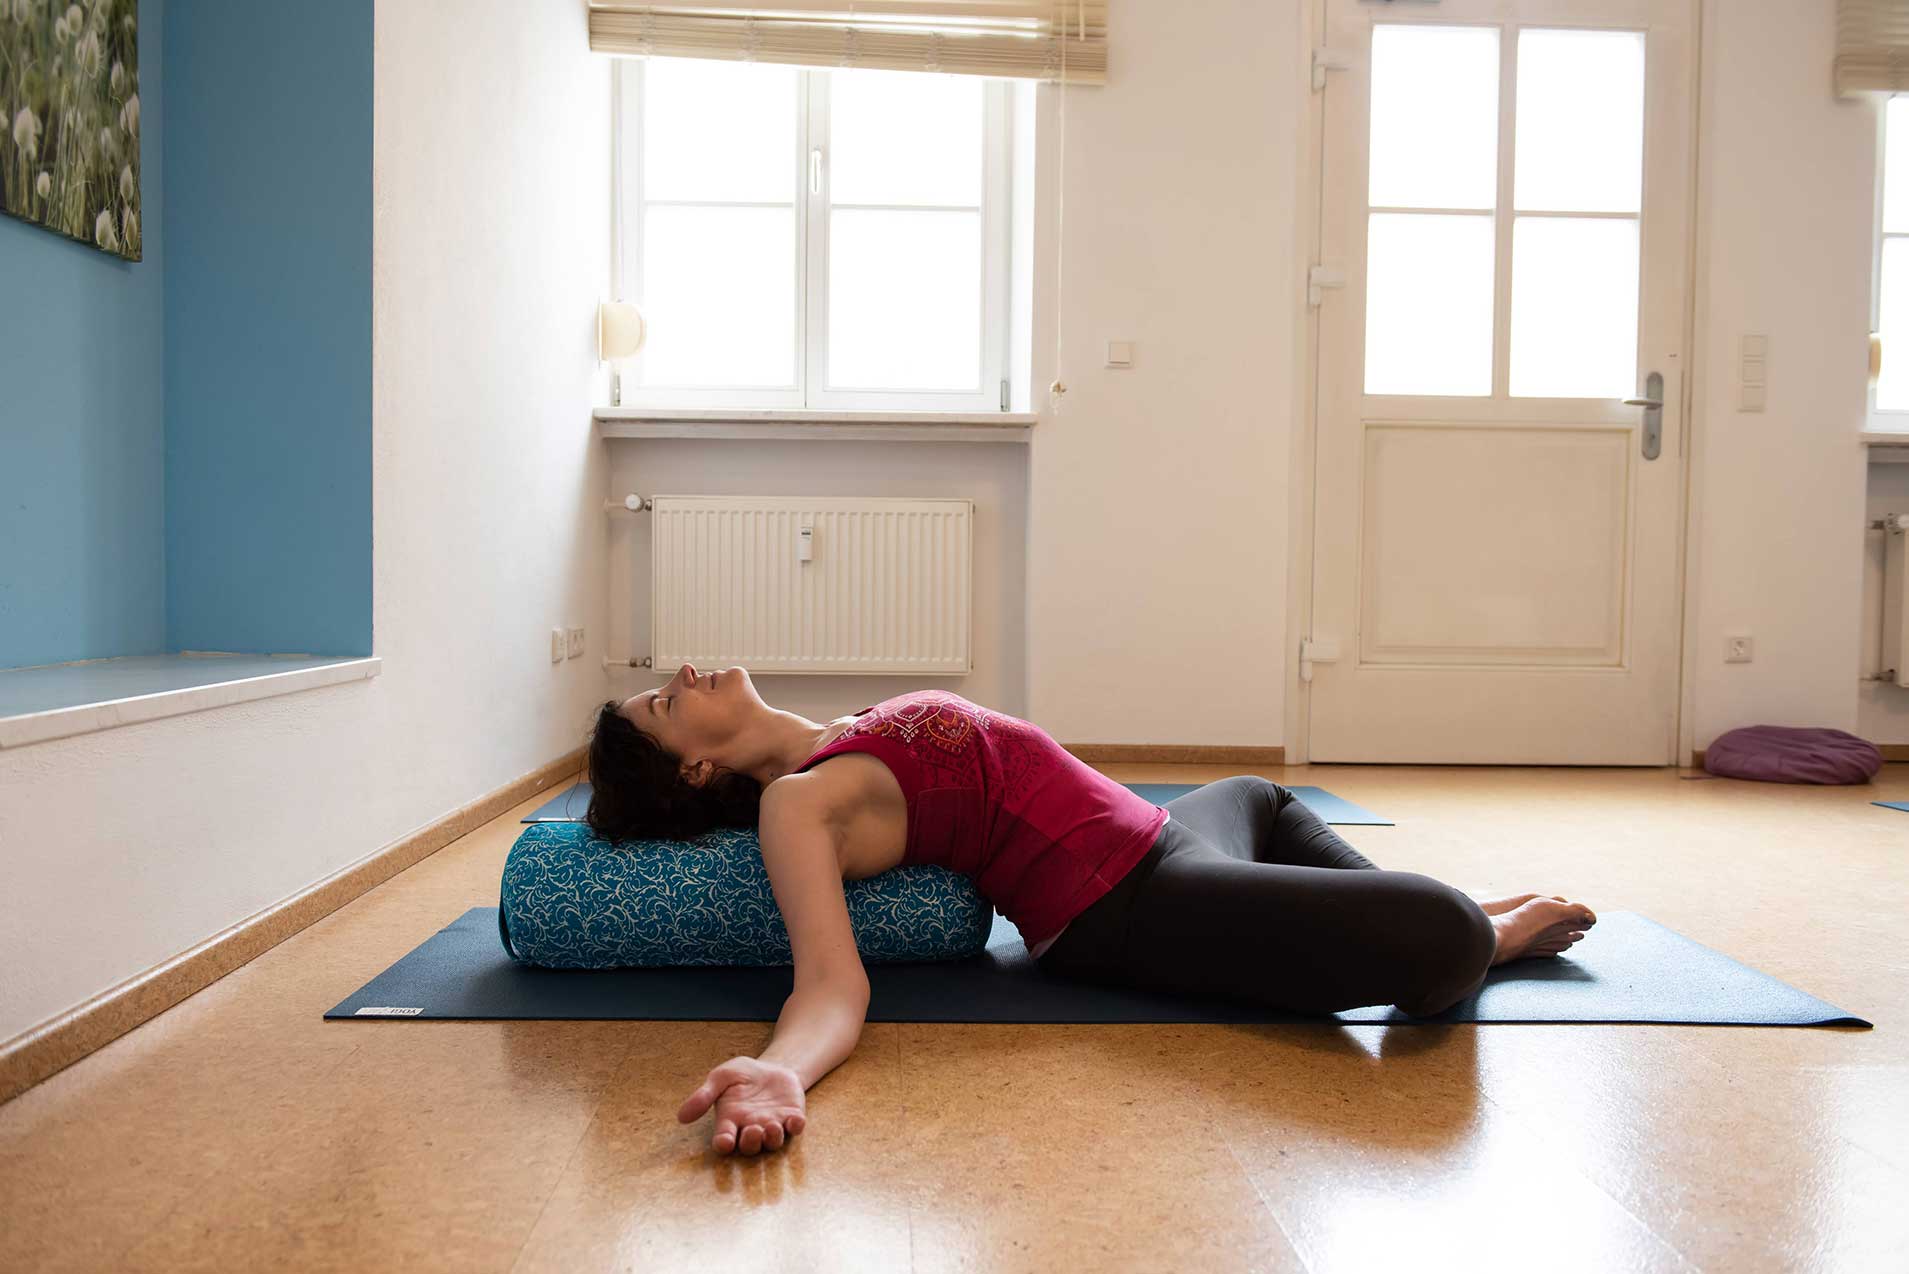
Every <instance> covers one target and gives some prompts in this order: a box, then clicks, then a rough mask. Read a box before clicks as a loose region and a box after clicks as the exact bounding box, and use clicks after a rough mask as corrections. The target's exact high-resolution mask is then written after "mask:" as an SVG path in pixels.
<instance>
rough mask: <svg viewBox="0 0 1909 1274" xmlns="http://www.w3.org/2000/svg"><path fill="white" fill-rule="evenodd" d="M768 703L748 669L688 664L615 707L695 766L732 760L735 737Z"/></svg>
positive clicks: (738, 736) (687, 764) (742, 732)
mask: <svg viewBox="0 0 1909 1274" xmlns="http://www.w3.org/2000/svg"><path fill="white" fill-rule="evenodd" d="M767 707H768V705H767V704H765V703H763V701H762V699H761V697H760V696H759V695H757V694H756V687H755V683H754V682H752V681H750V679H749V670H748V669H746V668H717V669H715V670H713V671H710V672H698V671H697V670H696V666H695V665H694V664H684V665H683V666H682V667H681V668H679V669H677V671H676V675H675V676H674V677H672V678H671V679H670V682H669V684H668V685H665V686H660V687H658V688H657V689H655V690H645V691H644V692H643V693H642V694H637V695H631V696H630V697H629V698H628V699H625V700H624V701H623V703H622V705H621V706H620V707H618V708H617V712H618V713H619V714H620V715H622V716H624V717H627V718H628V719H629V720H630V721H631V722H632V723H633V724H634V725H635V726H636V728H637V729H639V730H641V731H643V733H645V734H647V735H649V736H650V737H652V738H654V739H655V740H656V741H657V742H658V743H660V744H662V745H663V746H664V747H665V748H668V749H669V750H670V751H671V752H674V753H675V754H676V755H677V756H679V757H681V758H682V759H683V764H684V765H685V766H686V767H692V768H693V767H694V766H695V765H696V763H697V762H698V761H702V760H710V761H714V762H716V763H717V764H722V765H729V764H731V763H732V762H733V760H734V757H733V750H734V746H735V743H736V741H737V740H738V739H740V738H741V737H742V736H743V735H744V734H745V733H746V732H747V731H748V729H749V727H750V725H751V723H752V722H754V721H756V720H757V719H758V717H759V714H760V713H762V712H763V711H764V710H765V709H766V708H767Z"/></svg>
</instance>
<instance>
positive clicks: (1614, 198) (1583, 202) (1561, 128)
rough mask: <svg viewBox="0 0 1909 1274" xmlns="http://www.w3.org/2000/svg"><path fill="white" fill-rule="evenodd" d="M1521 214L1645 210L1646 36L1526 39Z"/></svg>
mask: <svg viewBox="0 0 1909 1274" xmlns="http://www.w3.org/2000/svg"><path fill="white" fill-rule="evenodd" d="M1513 133H1514V134H1515V135H1516V137H1517V143H1518V145H1517V151H1518V153H1517V166H1516V173H1517V178H1516V181H1515V183H1514V185H1515V189H1516V191H1517V194H1516V197H1515V199H1514V203H1515V205H1516V206H1517V207H1518V208H1519V209H1520V210H1526V209H1530V210H1533V211H1545V212H1636V211H1638V209H1639V207H1640V205H1639V203H1638V198H1639V192H1640V191H1641V189H1642V184H1643V173H1644V33H1643V32H1642V31H1521V32H1519V33H1518V119H1517V124H1516V126H1515V127H1514V129H1513Z"/></svg>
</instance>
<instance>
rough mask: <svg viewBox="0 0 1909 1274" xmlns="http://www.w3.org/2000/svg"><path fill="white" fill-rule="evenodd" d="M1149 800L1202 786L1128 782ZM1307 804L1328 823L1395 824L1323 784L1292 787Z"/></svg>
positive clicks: (1163, 800)
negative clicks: (1324, 786) (1329, 790)
mask: <svg viewBox="0 0 1909 1274" xmlns="http://www.w3.org/2000/svg"><path fill="white" fill-rule="evenodd" d="M1122 786H1124V787H1130V788H1132V789H1133V790H1134V791H1135V792H1137V793H1139V795H1140V796H1142V797H1143V798H1145V799H1146V800H1149V801H1152V802H1153V803H1154V804H1155V805H1165V804H1166V803H1167V802H1168V801H1170V800H1172V799H1173V798H1174V797H1176V796H1185V795H1186V794H1187V793H1188V792H1191V791H1193V790H1194V789H1195V788H1197V787H1198V786H1199V784H1197V783H1126V784H1122ZM1287 790H1289V791H1290V792H1291V793H1292V794H1293V795H1294V796H1297V797H1298V798H1299V800H1300V802H1301V803H1302V804H1303V805H1305V807H1306V808H1307V809H1309V810H1311V811H1312V812H1313V813H1315V814H1317V815H1318V816H1319V817H1320V818H1323V819H1325V820H1326V821H1327V822H1328V823H1338V824H1340V825H1341V826H1345V827H1391V826H1393V825H1394V824H1393V822H1392V820H1391V819H1389V818H1380V817H1379V816H1378V815H1377V814H1374V813H1373V812H1372V811H1371V810H1369V809H1366V808H1365V807H1364V806H1362V805H1354V804H1353V803H1352V802H1351V801H1348V800H1345V799H1344V798H1342V797H1337V796H1334V795H1333V794H1332V793H1331V792H1328V791H1327V790H1326V789H1325V788H1323V787H1294V788H1289V789H1287Z"/></svg>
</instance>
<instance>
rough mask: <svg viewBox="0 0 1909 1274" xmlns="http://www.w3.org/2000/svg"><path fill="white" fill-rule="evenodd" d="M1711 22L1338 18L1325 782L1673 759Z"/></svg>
mask: <svg viewBox="0 0 1909 1274" xmlns="http://www.w3.org/2000/svg"><path fill="white" fill-rule="evenodd" d="M1691 4H1692V0H1443V2H1442V3H1436V4H1414V5H1409V6H1408V5H1403V4H1397V5H1394V4H1372V3H1360V2H1359V0H1328V4H1327V23H1326V40H1325V44H1326V49H1325V51H1324V55H1323V57H1322V61H1323V62H1326V63H1328V64H1334V63H1336V64H1337V65H1336V67H1335V69H1330V70H1328V71H1326V72H1325V75H1324V78H1325V88H1324V93H1325V101H1324V129H1325V132H1324V148H1323V152H1322V153H1323V162H1324V170H1323V180H1324V184H1323V186H1322V189H1321V192H1320V197H1321V207H1320V239H1321V255H1320V260H1321V261H1322V263H1323V265H1324V267H1325V268H1324V270H1323V271H1315V272H1314V275H1313V279H1314V281H1315V282H1316V283H1317V284H1319V285H1320V286H1318V287H1317V288H1316V289H1315V290H1314V295H1315V296H1316V297H1317V302H1318V305H1319V311H1318V313H1319V340H1318V358H1319V362H1318V368H1317V384H1318V407H1317V410H1318V444H1317V453H1316V457H1317V466H1318V468H1317V475H1316V487H1315V521H1314V529H1313V545H1314V549H1313V552H1314V558H1313V618H1312V641H1311V642H1309V643H1308V644H1307V647H1306V648H1305V650H1304V652H1303V653H1302V659H1301V664H1300V675H1301V677H1302V678H1308V677H1309V678H1310V691H1311V698H1310V735H1311V740H1310V753H1311V757H1312V759H1313V760H1315V761H1425V762H1473V763H1522V764H1607V765H1610V764H1615V765H1633V764H1634V765H1663V764H1668V763H1670V762H1671V761H1672V760H1673V757H1674V749H1675V745H1676V738H1675V735H1676V708H1677V687H1678V632H1679V606H1678V598H1679V588H1680V580H1681V572H1680V569H1679V558H1680V552H1681V550H1680V548H1679V527H1680V523H1681V516H1682V513H1681V511H1682V502H1683V487H1684V478H1683V472H1684V463H1685V460H1684V428H1683V413H1682V411H1681V409H1680V407H1679V399H1680V397H1681V394H1682V389H1683V381H1684V364H1685V362H1686V361H1687V360H1686V358H1685V357H1684V349H1683V346H1682V340H1683V330H1684V323H1683V314H1684V294H1685V288H1686V278H1685V276H1686V261H1685V256H1686V246H1685V235H1686V220H1687V218H1686V213H1687V203H1688V200H1689V197H1690V196H1689V187H1690V164H1691V162H1692V157H1691V155H1690V127H1689V126H1690V102H1689V94H1690V85H1689V72H1688V57H1689V53H1690V40H1691V37H1692V22H1691ZM1631 398H1650V399H1656V400H1659V401H1661V402H1662V404H1663V406H1662V408H1661V410H1652V409H1649V408H1646V407H1642V406H1636V405H1627V404H1626V403H1625V400H1626V399H1631Z"/></svg>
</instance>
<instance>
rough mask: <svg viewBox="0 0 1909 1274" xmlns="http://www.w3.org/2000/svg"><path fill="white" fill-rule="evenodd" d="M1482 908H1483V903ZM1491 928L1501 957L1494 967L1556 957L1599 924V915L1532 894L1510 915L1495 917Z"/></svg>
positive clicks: (1583, 908) (1507, 913)
mask: <svg viewBox="0 0 1909 1274" xmlns="http://www.w3.org/2000/svg"><path fill="white" fill-rule="evenodd" d="M1479 905H1480V907H1483V906H1484V904H1483V903H1480V904H1479ZM1486 914H1487V915H1490V916H1491V927H1492V928H1493V929H1494V930H1495V931H1496V932H1497V934H1498V953H1497V954H1496V955H1494V956H1493V957H1492V960H1491V962H1492V963H1493V964H1503V963H1504V962H1505V961H1507V960H1517V959H1519V958H1521V957H1524V956H1555V955H1557V954H1558V953H1559V952H1561V951H1563V950H1564V949H1565V948H1567V947H1569V946H1570V945H1571V944H1572V943H1574V942H1576V941H1577V940H1578V939H1580V938H1582V937H1583V936H1584V931H1585V930H1586V929H1589V928H1590V927H1591V926H1592V925H1594V924H1596V923H1597V913H1596V912H1594V911H1592V910H1591V909H1590V908H1589V907H1587V906H1585V905H1584V904H1583V903H1579V902H1565V901H1563V900H1562V899H1560V898H1556V897H1552V898H1540V897H1538V896H1537V895H1535V894H1533V895H1531V896H1529V897H1528V898H1527V899H1526V900H1525V901H1524V902H1522V903H1519V904H1518V905H1517V906H1515V907H1513V908H1512V909H1511V910H1509V911H1504V912H1499V913H1496V914H1494V913H1492V912H1490V911H1487V912H1486Z"/></svg>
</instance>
